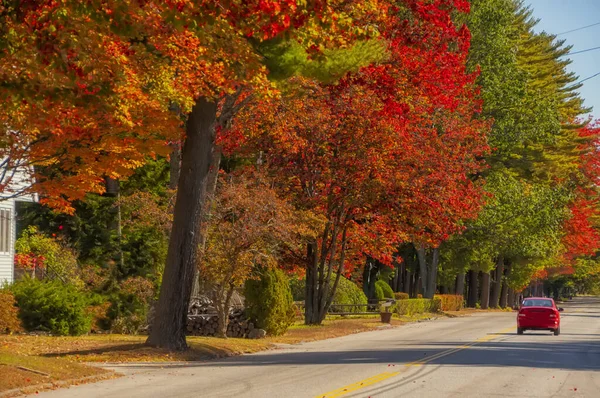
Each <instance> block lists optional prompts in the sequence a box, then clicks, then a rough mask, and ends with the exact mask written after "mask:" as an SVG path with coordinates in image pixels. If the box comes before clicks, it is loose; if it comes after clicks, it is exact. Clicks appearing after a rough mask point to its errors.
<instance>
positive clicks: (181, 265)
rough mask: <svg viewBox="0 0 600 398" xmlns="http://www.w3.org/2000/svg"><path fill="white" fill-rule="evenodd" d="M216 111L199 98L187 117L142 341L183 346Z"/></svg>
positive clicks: (213, 139) (174, 347)
mask: <svg viewBox="0 0 600 398" xmlns="http://www.w3.org/2000/svg"><path fill="white" fill-rule="evenodd" d="M216 113H217V104H216V103H214V102H210V101H209V100H208V99H206V98H199V99H198V100H197V101H196V104H195V105H194V107H193V108H192V111H191V113H190V114H189V117H188V120H187V124H186V138H185V143H184V145H183V151H182V160H181V175H180V178H179V183H178V189H177V197H176V200H175V211H174V219H173V227H172V230H171V236H170V239H169V249H168V252H167V263H166V266H165V271H164V274H163V278H162V285H161V289H160V296H159V300H158V304H157V306H156V315H155V318H154V323H153V325H152V330H151V331H150V335H149V336H148V340H147V341H146V343H147V344H148V345H151V346H155V347H162V348H166V349H170V350H185V349H186V348H187V343H186V340H185V331H186V322H187V312H188V305H189V300H190V293H191V291H192V286H193V283H194V271H195V269H196V266H197V264H196V259H197V249H198V243H199V239H200V233H199V232H200V231H199V229H200V220H201V219H202V212H203V210H204V209H205V207H204V204H205V200H206V191H207V185H208V176H209V172H210V165H211V163H212V158H213V149H214V146H215V145H214V142H215V122H216Z"/></svg>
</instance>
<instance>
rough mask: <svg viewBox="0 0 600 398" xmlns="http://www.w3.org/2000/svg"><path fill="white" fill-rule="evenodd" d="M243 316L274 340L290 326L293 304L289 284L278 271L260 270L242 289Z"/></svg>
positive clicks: (292, 319)
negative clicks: (274, 337) (256, 276)
mask: <svg viewBox="0 0 600 398" xmlns="http://www.w3.org/2000/svg"><path fill="white" fill-rule="evenodd" d="M244 296H245V298H246V315H247V316H248V317H249V318H250V319H252V320H253V321H254V322H255V323H256V325H257V326H258V327H259V328H261V329H264V330H265V331H266V332H267V333H268V334H270V335H273V336H278V335H281V334H283V333H285V332H286V331H287V329H288V328H289V327H290V325H291V324H292V323H294V317H295V312H294V301H293V298H292V292H291V289H290V285H289V280H288V278H287V276H286V275H285V273H283V271H281V270H277V269H274V270H264V271H262V272H261V273H260V279H250V280H247V281H246V283H245V285H244Z"/></svg>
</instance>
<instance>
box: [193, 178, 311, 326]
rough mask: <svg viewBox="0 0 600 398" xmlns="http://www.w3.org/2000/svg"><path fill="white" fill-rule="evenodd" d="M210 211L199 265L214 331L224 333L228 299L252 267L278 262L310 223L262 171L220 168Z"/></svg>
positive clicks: (302, 237) (305, 234)
mask: <svg viewBox="0 0 600 398" xmlns="http://www.w3.org/2000/svg"><path fill="white" fill-rule="evenodd" d="M210 207H211V210H210V211H209V214H208V216H207V217H208V220H207V224H208V230H207V240H206V246H205V247H204V249H203V251H202V252H201V255H200V261H199V268H200V272H201V274H202V276H203V280H204V282H205V283H207V284H208V285H209V290H210V292H211V296H212V299H213V302H214V304H215V307H216V309H217V312H218V330H217V332H218V335H219V336H221V337H225V336H226V331H227V325H228V320H229V318H228V315H229V308H230V301H231V297H232V295H233V292H234V291H235V289H236V288H240V287H242V286H243V285H244V282H246V280H248V279H249V278H251V276H252V273H253V271H255V270H256V269H257V268H258V267H260V268H263V269H264V268H274V267H276V266H278V264H279V262H280V258H281V255H282V254H283V252H284V251H286V250H287V249H288V248H290V247H294V246H296V245H297V244H298V242H299V241H303V240H304V241H306V240H307V238H308V237H313V238H314V232H313V231H314V230H315V229H314V228H312V227H311V226H310V225H309V224H307V223H306V222H304V221H303V220H308V219H313V220H314V218H307V217H304V215H303V213H302V212H298V211H296V210H295V209H294V208H293V207H292V206H291V204H289V203H288V202H286V201H285V200H283V199H281V198H279V197H278V195H277V193H276V191H275V190H274V189H273V188H272V187H271V186H270V185H269V184H268V180H266V179H265V178H264V177H263V176H261V173H249V170H246V171H245V172H242V173H239V172H236V173H235V174H222V175H221V176H220V178H219V184H218V187H217V191H216V194H215V197H214V198H213V199H212V201H211V206H210Z"/></svg>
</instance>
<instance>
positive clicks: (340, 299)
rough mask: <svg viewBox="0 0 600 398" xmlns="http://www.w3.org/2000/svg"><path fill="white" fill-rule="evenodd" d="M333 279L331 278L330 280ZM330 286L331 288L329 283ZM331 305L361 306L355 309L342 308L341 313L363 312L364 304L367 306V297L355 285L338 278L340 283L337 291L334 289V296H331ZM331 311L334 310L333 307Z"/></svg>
mask: <svg viewBox="0 0 600 398" xmlns="http://www.w3.org/2000/svg"><path fill="white" fill-rule="evenodd" d="M331 279H333V278H331ZM331 286H333V282H331ZM332 303H333V304H363V306H356V307H343V308H340V309H343V311H341V312H364V311H365V310H366V307H364V304H367V303H368V301H367V296H365V293H364V292H363V291H362V289H361V288H359V287H358V286H357V285H356V283H354V282H352V281H350V280H348V279H346V278H344V277H340V281H339V282H338V286H337V289H335V294H334V295H333V300H332ZM331 309H334V310H335V306H332V308H331Z"/></svg>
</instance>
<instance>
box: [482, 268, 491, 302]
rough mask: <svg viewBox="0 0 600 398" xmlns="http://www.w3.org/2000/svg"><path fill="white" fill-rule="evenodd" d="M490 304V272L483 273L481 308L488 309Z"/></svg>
mask: <svg viewBox="0 0 600 398" xmlns="http://www.w3.org/2000/svg"><path fill="white" fill-rule="evenodd" d="M489 306H490V273H489V272H485V271H484V272H482V274H481V308H482V309H484V310H487V309H488V308H489Z"/></svg>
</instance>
